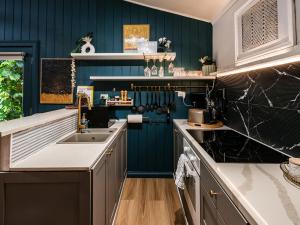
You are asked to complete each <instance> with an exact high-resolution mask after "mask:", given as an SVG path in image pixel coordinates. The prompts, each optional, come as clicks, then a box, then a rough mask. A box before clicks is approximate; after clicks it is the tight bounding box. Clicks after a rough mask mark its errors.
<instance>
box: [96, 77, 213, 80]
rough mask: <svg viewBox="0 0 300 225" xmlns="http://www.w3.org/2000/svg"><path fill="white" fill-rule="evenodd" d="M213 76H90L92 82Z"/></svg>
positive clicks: (208, 78) (196, 78) (198, 78)
mask: <svg viewBox="0 0 300 225" xmlns="http://www.w3.org/2000/svg"><path fill="white" fill-rule="evenodd" d="M215 79H216V77H215V76H186V77H171V76H169V77H168V76H166V77H144V76H90V80H93V81H134V80H136V81H151V80H153V81H155V80H157V81H161V80H169V81H172V80H215Z"/></svg>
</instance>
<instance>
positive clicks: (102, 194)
mask: <svg viewBox="0 0 300 225" xmlns="http://www.w3.org/2000/svg"><path fill="white" fill-rule="evenodd" d="M105 161H106V158H105V157H103V158H102V159H101V160H100V161H99V162H98V163H97V164H96V166H95V168H94V169H93V213H92V215H93V225H105V224H106V180H105V179H106V164H105Z"/></svg>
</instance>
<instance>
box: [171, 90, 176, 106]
mask: <svg viewBox="0 0 300 225" xmlns="http://www.w3.org/2000/svg"><path fill="white" fill-rule="evenodd" d="M172 97H173V99H172V107H171V108H172V111H176V92H175V89H174V90H173V92H172Z"/></svg>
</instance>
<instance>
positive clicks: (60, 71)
mask: <svg viewBox="0 0 300 225" xmlns="http://www.w3.org/2000/svg"><path fill="white" fill-rule="evenodd" d="M71 62H72V61H71V59H69V58H42V59H41V66H40V103H41V104H73V88H72V83H71V79H72V77H71Z"/></svg>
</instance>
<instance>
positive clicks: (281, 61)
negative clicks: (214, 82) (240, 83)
mask: <svg viewBox="0 0 300 225" xmlns="http://www.w3.org/2000/svg"><path fill="white" fill-rule="evenodd" d="M299 61H300V54H298V55H294V56H290V57H285V58H281V59H277V60H274V61H271V62H265V63H260V64H255V65H252V66H247V67H242V68H239V69H235V70H230V71H227V72H221V73H218V74H217V78H218V77H223V76H228V75H234V74H238V73H245V72H249V71H253V70H258V69H263V68H268V67H273V66H279V65H284V64H288V63H294V62H299Z"/></svg>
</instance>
